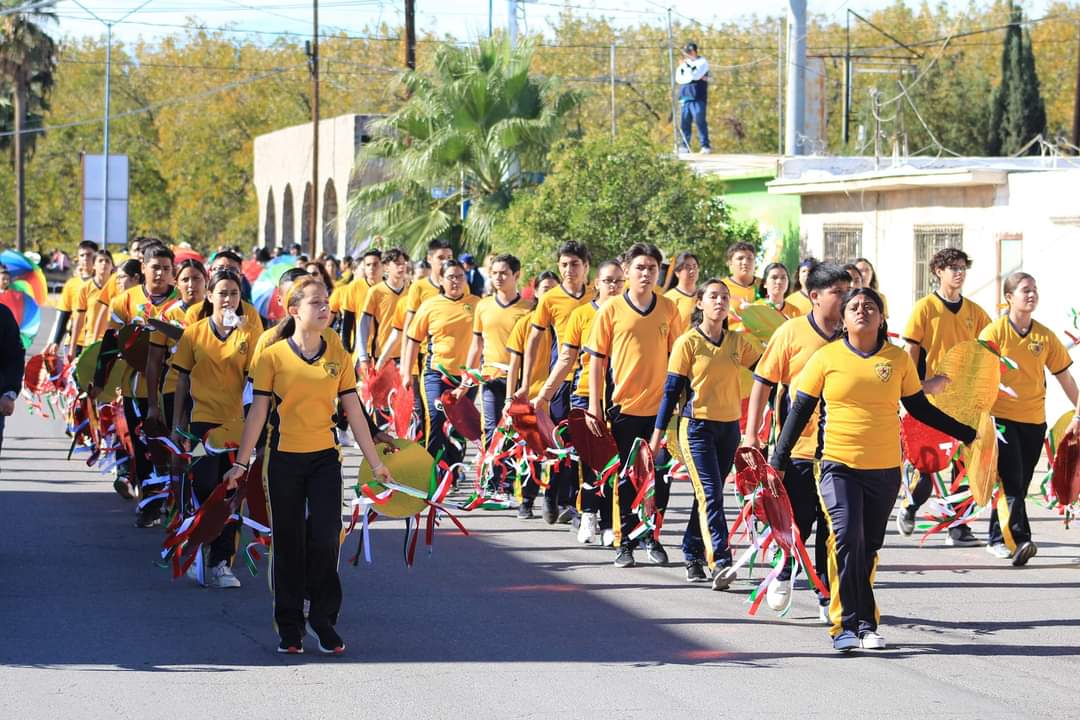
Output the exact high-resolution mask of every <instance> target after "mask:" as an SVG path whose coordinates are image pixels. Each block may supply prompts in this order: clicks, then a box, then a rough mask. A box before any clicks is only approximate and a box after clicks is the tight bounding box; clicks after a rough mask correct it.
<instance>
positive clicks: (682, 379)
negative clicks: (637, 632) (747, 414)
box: [650, 278, 761, 590]
mask: <svg viewBox="0 0 1080 720" xmlns="http://www.w3.org/2000/svg"><path fill="white" fill-rule="evenodd" d="M698 295H699V297H700V299H699V300H698V307H697V312H696V313H695V319H696V320H697V322H695V323H694V325H693V326H692V327H691V328H690V329H689V330H687V331H686V332H685V333H683V334H682V335H680V336H679V337H678V338H677V339H676V340H675V344H674V346H673V347H672V349H671V358H670V359H669V360H668V367H667V381H666V382H665V384H664V399H663V400H662V401H661V403H660V411H659V412H658V413H657V415H656V426H655V429H654V430H653V433H652V438H651V440H650V445H651V447H652V451H653V455H654V456H655V455H657V454H659V452H660V441H661V440H662V439H663V437H664V435H665V433H666V432H667V428H668V423H670V422H671V418H672V416H673V415H674V414H675V411H676V409H677V408H680V407H681V408H682V413H681V418H680V419H679V420H677V423H678V427H677V433H676V434H677V436H678V442H679V448H680V450H681V451H682V457H683V458H684V459H685V461H686V468H687V470H688V471H689V472H690V481H691V483H692V484H693V487H694V502H693V505H692V506H691V508H690V521H689V522H688V523H687V525H686V532H685V533H684V534H683V540H682V552H683V557H684V559H685V561H686V580H687V582H705V581H706V579H707V578H706V575H705V567H706V566H708V568H709V570H710V572H711V573H712V578H711V580H712V586H713V590H724V589H726V588H727V587H728V586H729V585H731V583H732V581H733V580H734V579H735V571H734V570H732V569H731V564H732V560H731V549H730V548H729V547H728V526H727V520H726V519H725V517H724V479H725V478H726V477H727V476H728V473H729V472H731V466H732V464H733V463H734V462H735V450H736V448H738V447H739V418H740V416H741V415H742V400H741V398H740V390H739V369H740V368H744V367H751V366H752V365H753V364H754V363H756V362H757V359H758V357H759V356H760V355H761V349H760V348H759V347H758V345H757V343H756V342H755V341H753V340H750V339H747V337H746V336H745V335H743V334H741V333H734V332H730V331H728V330H726V329H725V326H726V321H727V316H728V304H729V303H730V302H731V293H730V291H729V290H728V287H727V285H725V284H724V282H723V281H722V280H720V278H712V279H711V280H707V281H706V282H705V284H704V285H702V286H701V290H699V291H698Z"/></svg>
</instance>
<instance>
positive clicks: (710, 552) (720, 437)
mask: <svg viewBox="0 0 1080 720" xmlns="http://www.w3.org/2000/svg"><path fill="white" fill-rule="evenodd" d="M678 435H679V450H680V451H681V452H682V456H683V459H684V460H685V461H686V467H687V469H688V470H689V471H690V482H691V483H692V484H693V486H694V504H693V505H692V506H691V508H690V521H689V522H688V523H687V524H686V532H685V533H683V541H682V551H683V556H684V557H685V558H686V561H687V562H690V561H691V560H694V561H697V562H704V563H707V564H708V566H709V567H710V568H714V567H716V566H717V565H720V566H726V565H731V548H729V547H728V525H727V518H725V517H724V479H725V478H726V477H727V476H728V473H730V472H731V466H732V464H733V463H734V462H735V450H736V449H737V448H738V447H739V439H740V438H739V422H738V420H734V421H731V422H717V421H714V420H693V419H687V418H680V419H679V432H678Z"/></svg>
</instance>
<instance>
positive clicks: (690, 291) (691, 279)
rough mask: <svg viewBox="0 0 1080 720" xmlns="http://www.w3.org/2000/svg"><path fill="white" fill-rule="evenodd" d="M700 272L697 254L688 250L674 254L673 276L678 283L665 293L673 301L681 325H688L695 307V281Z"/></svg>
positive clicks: (696, 289)
mask: <svg viewBox="0 0 1080 720" xmlns="http://www.w3.org/2000/svg"><path fill="white" fill-rule="evenodd" d="M699 272H701V263H700V262H699V261H698V257H697V255H695V254H694V253H690V252H681V253H679V254H678V255H676V256H675V277H676V278H677V279H678V283H677V284H676V285H675V287H673V288H671V289H670V290H668V291H667V292H666V293H664V295H666V296H667V297H668V298H669V299H670V300H672V301H674V303H675V305H676V306H677V307H678V308H679V315H681V316H682V321H683V325H685V326H686V327H690V319H691V318H692V317H693V316H694V310H695V309H697V294H698V293H697V291H698V288H697V281H698V273H699Z"/></svg>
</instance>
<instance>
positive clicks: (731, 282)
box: [724, 242, 757, 332]
mask: <svg viewBox="0 0 1080 720" xmlns="http://www.w3.org/2000/svg"><path fill="white" fill-rule="evenodd" d="M756 254H757V251H756V250H755V249H754V246H753V245H751V244H750V243H745V242H737V243H734V244H733V245H732V246H731V247H729V248H728V250H727V261H728V276H727V277H726V278H724V284H725V285H727V286H728V290H730V291H731V308H730V310H729V311H728V318H729V321H728V328H729V329H730V330H732V331H734V332H739V331H740V330H741V329H742V323H741V322H739V311H740V310H741V309H742V307H743V305H750V304H752V303H753V302H754V301H755V300H757V278H756V277H755V276H754V264H755V257H756Z"/></svg>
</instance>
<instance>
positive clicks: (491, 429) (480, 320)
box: [454, 254, 533, 492]
mask: <svg viewBox="0 0 1080 720" xmlns="http://www.w3.org/2000/svg"><path fill="white" fill-rule="evenodd" d="M488 277H490V279H491V285H492V288H493V290H494V293H493V294H492V295H488V296H487V297H485V298H483V299H482V300H480V302H478V303H477V304H476V314H475V316H474V318H473V335H472V344H471V345H470V346H469V355H468V358H467V359H466V360H465V366H466V367H469V368H476V367H480V365H481V358H482V359H483V367H482V368H481V375H482V376H483V377H484V384H483V386H482V387H481V390H480V397H481V401H482V403H483V408H484V412H483V429H484V447H485V448H487V447H488V446H490V445H491V438H492V437H493V436H494V435H495V427H496V426H497V425H498V424H499V420H500V418H502V413H503V408H504V407H505V406H506V376H507V372H508V371H509V369H510V349H509V341H510V334H511V333H512V332H513V330H514V326H515V325H516V324H517V322H518V320H520V319H521V318H523V317H525V316H527V315H529V313H531V312H532V309H533V304H532V303H531V302H529V301H528V300H526V299H525V298H523V297H522V296H521V293H520V292H519V291H518V280H519V279H520V277H521V261H520V260H518V259H517V258H516V257H514V256H513V255H509V254H503V255H496V256H495V257H494V259H493V260H492V261H491V265H490V267H489V270H488ZM472 385H473V382H472V380H471V379H470V380H466V381H465V382H463V383H462V384H461V385H459V386H458V387H457V388H456V389H455V390H454V395H455V396H457V398H458V399H459V400H460V399H461V398H463V397H465V394H466V393H467V392H468V390H469V388H470V387H472ZM494 471H495V472H494V475H495V476H494V478H492V481H493V483H494V487H492V488H489V489H490V490H493V491H496V492H505V485H506V467H505V466H504V465H502V464H499V465H498V466H496V467H495V468H494Z"/></svg>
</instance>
